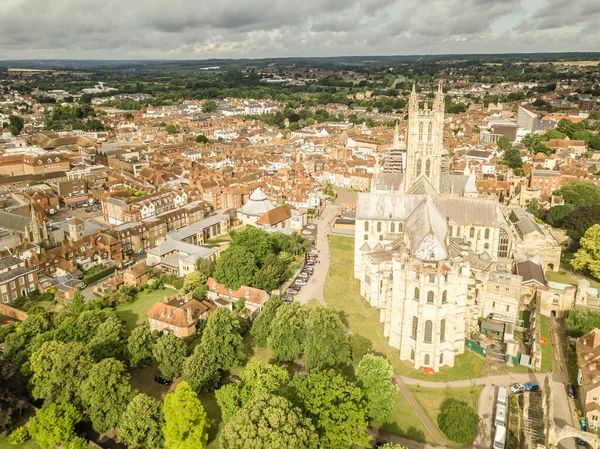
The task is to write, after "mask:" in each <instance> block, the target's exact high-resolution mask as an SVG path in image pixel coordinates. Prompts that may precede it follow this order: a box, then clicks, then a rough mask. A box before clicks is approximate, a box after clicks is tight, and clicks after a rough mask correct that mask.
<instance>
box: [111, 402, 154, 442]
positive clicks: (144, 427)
mask: <svg viewBox="0 0 600 449" xmlns="http://www.w3.org/2000/svg"><path fill="white" fill-rule="evenodd" d="M163 425H164V420H163V414H162V410H161V404H160V402H158V401H157V400H156V399H154V398H151V397H150V396H147V395H145V394H143V393H139V394H138V395H137V396H136V397H134V398H133V399H132V401H131V402H130V403H129V405H127V409H126V410H125V413H123V416H122V417H121V421H120V423H119V427H118V431H119V439H118V441H119V442H120V443H125V444H126V445H127V447H129V448H130V449H139V448H146V449H162V448H163V436H162V427H163Z"/></svg>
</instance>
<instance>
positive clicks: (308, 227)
mask: <svg viewBox="0 0 600 449" xmlns="http://www.w3.org/2000/svg"><path fill="white" fill-rule="evenodd" d="M306 229H315V225H308V226H307V227H306Z"/></svg>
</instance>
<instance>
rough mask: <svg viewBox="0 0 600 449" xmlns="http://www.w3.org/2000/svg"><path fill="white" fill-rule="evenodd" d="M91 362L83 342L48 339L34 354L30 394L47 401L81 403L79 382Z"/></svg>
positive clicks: (86, 373) (84, 376)
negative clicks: (63, 341) (62, 341)
mask: <svg viewBox="0 0 600 449" xmlns="http://www.w3.org/2000/svg"><path fill="white" fill-rule="evenodd" d="M92 364H93V360H92V358H91V356H90V354H89V351H88V349H87V348H86V347H85V346H84V345H83V344H82V343H79V342H73V343H60V342H58V341H48V342H46V343H44V344H43V345H42V346H41V347H40V348H39V349H38V350H37V351H36V352H34V353H33V354H32V355H31V359H30V368H31V373H32V376H31V380H30V384H31V386H32V387H33V388H32V391H31V394H32V395H33V397H34V398H35V399H44V400H45V401H47V402H67V403H74V404H78V403H79V402H80V400H79V388H80V385H81V384H82V383H83V381H84V380H85V378H86V377H87V375H88V370H89V369H90V367H91V366H92Z"/></svg>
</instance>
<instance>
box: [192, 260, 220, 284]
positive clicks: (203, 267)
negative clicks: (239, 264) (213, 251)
mask: <svg viewBox="0 0 600 449" xmlns="http://www.w3.org/2000/svg"><path fill="white" fill-rule="evenodd" d="M195 268H196V271H199V272H200V273H202V274H203V275H204V276H206V278H207V279H208V278H209V277H211V276H212V275H213V272H214V271H215V263H214V262H213V261H212V260H211V259H205V258H204V257H199V258H198V260H196V264H195Z"/></svg>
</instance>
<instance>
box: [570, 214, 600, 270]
mask: <svg viewBox="0 0 600 449" xmlns="http://www.w3.org/2000/svg"><path fill="white" fill-rule="evenodd" d="M579 245H580V248H579V251H577V252H576V253H575V257H574V258H573V260H572V261H571V265H573V268H575V269H577V270H582V271H586V272H588V273H590V274H591V275H592V276H593V277H594V278H596V279H600V224H595V225H593V226H591V227H590V228H589V229H588V230H587V231H586V232H585V235H584V236H583V237H582V238H581V240H580V242H579Z"/></svg>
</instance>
